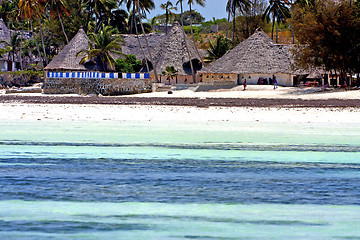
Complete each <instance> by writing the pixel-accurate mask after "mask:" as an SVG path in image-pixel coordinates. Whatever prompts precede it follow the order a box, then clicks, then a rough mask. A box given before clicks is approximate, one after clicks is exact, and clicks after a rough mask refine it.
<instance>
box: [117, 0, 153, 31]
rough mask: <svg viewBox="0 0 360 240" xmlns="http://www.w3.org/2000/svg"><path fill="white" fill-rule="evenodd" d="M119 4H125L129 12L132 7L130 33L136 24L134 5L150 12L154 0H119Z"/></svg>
mask: <svg viewBox="0 0 360 240" xmlns="http://www.w3.org/2000/svg"><path fill="white" fill-rule="evenodd" d="M120 4H125V5H126V8H127V10H128V11H129V12H130V10H131V9H132V18H131V21H130V33H133V27H134V24H136V23H135V22H136V19H135V16H136V14H135V13H136V12H137V11H136V6H137V5H139V8H140V9H141V11H143V12H150V10H153V9H154V8H155V3H154V0H120Z"/></svg>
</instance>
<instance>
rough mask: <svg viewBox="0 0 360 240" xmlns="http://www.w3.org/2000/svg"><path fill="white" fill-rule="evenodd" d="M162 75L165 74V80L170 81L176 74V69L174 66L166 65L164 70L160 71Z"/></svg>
mask: <svg viewBox="0 0 360 240" xmlns="http://www.w3.org/2000/svg"><path fill="white" fill-rule="evenodd" d="M162 75H164V76H166V80H168V81H169V84H170V81H171V80H172V79H173V78H174V77H176V76H177V75H178V70H176V69H175V67H174V66H167V67H166V68H165V71H162Z"/></svg>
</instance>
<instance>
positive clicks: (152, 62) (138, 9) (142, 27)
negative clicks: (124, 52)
mask: <svg viewBox="0 0 360 240" xmlns="http://www.w3.org/2000/svg"><path fill="white" fill-rule="evenodd" d="M137 3H138V7H137V12H138V15H139V21H140V25H141V30H142V31H143V34H144V38H145V43H146V47H147V49H148V52H149V57H150V61H151V64H152V65H153V68H154V74H155V79H156V82H158V81H159V79H158V75H157V72H156V66H155V64H154V61H153V58H152V55H151V51H150V47H149V43H148V40H147V37H146V33H145V30H144V25H143V23H142V21H141V13H140V0H137Z"/></svg>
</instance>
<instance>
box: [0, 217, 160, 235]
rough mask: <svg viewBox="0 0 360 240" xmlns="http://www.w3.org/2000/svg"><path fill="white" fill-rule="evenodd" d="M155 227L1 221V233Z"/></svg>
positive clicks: (97, 223)
mask: <svg viewBox="0 0 360 240" xmlns="http://www.w3.org/2000/svg"><path fill="white" fill-rule="evenodd" d="M154 227H155V226H150V225H147V224H146V225H145V224H136V223H132V224H126V223H125V224H116V223H100V222H78V221H54V220H51V221H50V220H48V221H2V220H0V229H1V231H6V232H8V231H15V232H17V231H18V232H41V233H81V232H102V231H103V232H105V231H133V230H141V231H145V230H153V229H154Z"/></svg>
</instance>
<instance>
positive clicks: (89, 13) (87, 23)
mask: <svg viewBox="0 0 360 240" xmlns="http://www.w3.org/2000/svg"><path fill="white" fill-rule="evenodd" d="M91 12H92V11H91V7H90V9H89V12H88V15H87V19H86V23H85V30H84V31H85V33H87V32H88V30H89V22H90V18H91Z"/></svg>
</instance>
